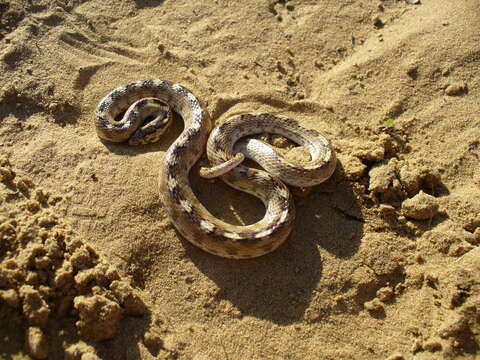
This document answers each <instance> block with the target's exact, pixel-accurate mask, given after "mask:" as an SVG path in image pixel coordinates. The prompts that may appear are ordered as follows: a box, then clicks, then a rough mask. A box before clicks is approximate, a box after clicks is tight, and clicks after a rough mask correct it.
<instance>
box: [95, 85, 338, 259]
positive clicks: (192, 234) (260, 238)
mask: <svg viewBox="0 0 480 360" xmlns="http://www.w3.org/2000/svg"><path fill="white" fill-rule="evenodd" d="M172 110H173V111H175V112H176V113H178V114H179V115H180V116H181V118H182V119H183V121H184V124H185V127H184V130H183V131H182V133H181V134H180V136H179V137H178V138H177V139H176V140H175V141H174V142H173V144H172V145H171V146H170V147H169V149H168V150H167V152H166V154H165V158H164V161H163V164H162V165H161V170H160V175H159V186H160V197H161V200H162V203H163V205H164V206H165V209H166V211H167V214H168V216H169V218H170V221H171V222H172V223H173V224H174V226H175V227H176V228H177V230H178V231H179V232H180V233H181V234H182V236H184V237H185V238H186V239H187V240H189V241H190V242H191V243H193V244H194V245H196V246H198V247H200V248H201V249H203V250H205V251H207V252H209V253H212V254H215V255H218V256H222V257H226V258H234V259H247V258H254V257H258V256H261V255H264V254H267V253H269V252H271V251H273V250H275V249H276V248H277V247H279V246H280V245H281V244H282V243H283V242H284V241H285V239H286V238H287V237H288V235H289V234H290V232H291V230H292V227H293V221H294V218H295V208H294V204H293V199H292V196H291V194H290V192H289V190H288V188H287V186H286V185H285V184H284V183H288V184H290V185H292V186H301V187H307V186H313V185H316V184H319V183H321V182H323V181H325V180H326V179H328V178H329V177H330V175H331V174H332V173H333V171H334V170H335V166H336V156H335V153H334V151H333V149H332V147H331V145H330V142H329V141H328V140H327V139H326V138H325V137H324V136H322V135H321V134H320V133H318V132H317V131H315V130H311V129H306V128H304V127H302V126H300V125H299V124H298V122H296V121H295V120H292V119H288V118H285V117H281V116H276V115H271V114H243V115H237V116H234V117H232V118H230V119H228V120H227V121H225V122H224V123H222V124H221V125H219V126H217V127H216V128H215V129H213V131H211V122H210V119H209V117H208V116H207V114H206V112H205V111H204V110H203V109H202V107H201V105H200V102H199V101H198V99H197V98H196V97H195V96H194V95H193V94H192V93H191V92H190V91H189V90H187V89H186V88H185V87H183V86H181V85H178V84H175V83H172V82H168V81H163V80H145V81H137V82H132V83H129V84H127V85H124V86H120V87H118V88H116V89H114V90H113V91H111V92H110V93H109V94H108V95H106V96H105V97H104V98H103V99H102V100H101V101H100V103H99V105H98V108H97V110H96V120H95V124H96V130H97V134H98V136H99V137H100V138H102V139H104V140H107V141H112V142H123V141H128V143H129V144H130V145H138V144H145V143H150V142H154V141H157V140H158V139H159V138H160V137H161V135H162V134H163V133H164V132H165V130H166V129H167V128H168V126H169V124H170V123H171V121H170V118H171V111H172ZM122 114H124V115H123V116H122V117H121V119H120V120H117V118H118V117H119V116H121V115H122ZM148 120H150V121H148ZM210 131H211V133H210ZM264 132H267V133H275V134H279V135H282V136H285V137H287V138H289V139H291V140H292V141H294V142H296V143H297V144H299V145H302V146H305V147H306V148H307V149H308V150H309V152H310V155H311V160H310V161H309V162H308V163H307V164H305V165H304V166H303V167H299V166H298V165H294V164H292V163H289V162H287V161H286V160H285V159H284V157H283V156H282V155H280V154H279V153H278V152H277V151H275V150H274V148H273V147H271V146H270V145H268V144H266V143H264V142H262V141H260V140H256V139H243V138H244V137H245V136H248V135H253V134H260V133H264ZM209 133H210V136H209ZM237 140H239V141H237ZM205 144H206V148H207V156H208V159H209V161H210V163H211V165H212V167H211V168H202V169H201V170H200V175H201V176H202V177H206V178H212V177H216V176H221V179H222V180H223V181H224V182H226V183H227V184H229V185H230V186H232V187H234V188H236V189H238V190H241V191H244V192H247V193H249V194H252V195H254V196H256V197H258V198H259V199H260V200H261V201H262V202H263V204H264V205H265V208H266V213H265V216H264V217H263V219H261V220H260V221H258V222H256V223H254V224H251V225H246V226H239V225H232V224H229V223H226V222H224V221H222V220H220V219H218V218H216V217H214V216H213V215H212V214H211V213H210V212H209V211H208V210H207V209H206V208H205V207H204V206H203V205H202V204H201V203H200V202H199V200H198V199H197V197H196V196H195V194H194V193H193V191H192V189H191V187H190V184H189V179H188V176H189V172H190V169H191V168H192V166H193V165H194V164H195V163H196V162H197V160H198V159H199V158H200V156H201V155H202V154H203V152H204V151H205ZM245 157H247V158H250V159H252V160H254V161H256V162H257V163H258V164H259V165H260V166H262V167H263V168H264V169H265V170H266V171H263V170H258V169H253V168H249V167H245V166H243V165H241V162H242V161H243V159H244V158H245Z"/></svg>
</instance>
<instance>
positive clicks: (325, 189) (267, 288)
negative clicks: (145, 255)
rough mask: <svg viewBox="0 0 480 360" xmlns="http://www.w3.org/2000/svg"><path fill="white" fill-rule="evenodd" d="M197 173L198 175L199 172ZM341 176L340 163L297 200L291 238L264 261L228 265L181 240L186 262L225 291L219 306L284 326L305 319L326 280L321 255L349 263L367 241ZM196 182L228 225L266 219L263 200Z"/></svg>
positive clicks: (220, 185) (228, 261) (201, 196)
mask: <svg viewBox="0 0 480 360" xmlns="http://www.w3.org/2000/svg"><path fill="white" fill-rule="evenodd" d="M192 173H193V174H195V173H197V172H196V171H195V168H194V170H193V171H192ZM342 174H343V167H342V165H341V164H340V163H339V164H338V165H337V169H336V171H335V174H334V176H332V178H331V179H330V180H328V181H327V182H326V183H325V184H322V185H319V186H318V187H316V189H314V191H313V192H312V193H311V194H310V195H308V196H307V197H303V198H300V197H298V196H294V199H295V205H296V211H297V216H296V221H295V226H294V229H293V231H292V234H291V235H290V237H289V238H288V240H287V241H286V242H285V244H283V245H282V246H281V247H280V248H279V249H278V250H276V251H274V252H273V253H270V254H267V255H265V256H262V257H259V258H255V259H249V260H231V259H223V258H220V257H216V256H213V255H210V254H207V253H205V252H203V251H202V250H200V249H198V248H196V247H195V246H193V245H191V244H190V243H189V242H188V241H187V240H185V239H183V238H182V237H181V236H180V235H179V237H180V238H181V239H182V242H183V245H184V247H185V251H186V255H187V257H189V258H190V259H191V260H192V261H193V262H194V263H195V265H196V266H197V268H198V269H199V270H200V271H201V272H202V273H203V274H205V275H206V276H207V277H209V278H210V279H211V280H212V281H213V282H215V283H216V284H217V285H218V287H219V288H220V291H219V294H218V299H217V300H226V301H229V302H231V303H232V305H234V306H235V307H236V308H237V309H238V310H239V311H240V312H241V314H242V315H243V316H253V317H257V318H261V319H265V320H269V321H273V322H275V323H277V324H279V325H288V324H291V323H294V322H296V321H299V320H301V319H303V317H304V313H305V310H306V309H307V308H308V306H309V304H310V301H311V298H312V296H313V294H314V292H315V290H316V288H317V286H318V285H319V284H320V282H321V279H322V275H323V265H322V257H321V253H322V252H323V251H327V252H329V253H330V254H332V255H333V256H335V257H339V258H348V257H350V256H352V255H353V254H354V253H355V252H356V251H357V249H358V247H359V244H360V239H361V238H362V235H363V217H362V213H361V210H360V206H359V203H358V201H357V196H356V195H355V193H354V191H353V189H352V187H351V186H350V184H349V183H348V182H346V181H342V180H341V179H342V178H343V176H342ZM191 182H192V188H193V189H194V191H195V193H196V194H197V196H198V197H199V199H200V201H201V202H202V203H203V204H204V205H205V206H206V207H207V208H208V209H209V211H211V212H212V214H213V215H215V216H218V217H220V218H222V219H223V220H225V221H228V222H230V223H236V224H242V223H247V224H248V223H253V222H255V221H257V220H259V219H260V218H262V217H263V213H264V209H263V205H262V204H261V203H260V201H258V199H256V198H254V197H251V196H249V195H246V194H244V193H240V192H238V193H235V194H234V195H231V194H232V193H233V190H232V189H231V188H230V187H228V186H227V185H225V184H223V183H222V182H221V181H220V180H218V181H211V182H205V181H201V180H199V179H197V178H196V177H194V176H192V179H191ZM213 194H214V195H213ZM232 204H233V205H232ZM177 234H178V233H177Z"/></svg>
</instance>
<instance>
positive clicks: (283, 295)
mask: <svg viewBox="0 0 480 360" xmlns="http://www.w3.org/2000/svg"><path fill="white" fill-rule="evenodd" d="M114 3H116V4H114ZM413 3H418V4H413ZM479 68H480V5H479V2H478V0H459V1H449V0H448V1H447V0H421V2H420V1H398V0H397V1H393V0H385V1H372V0H358V1H346V0H342V1H333V0H329V1H301V0H292V1H287V0H283V1H282V0H270V1H256V0H245V1H238V2H234V1H225V0H215V1H210V2H202V1H184V0H177V1H173V0H170V1H168V0H167V1H164V2H163V1H160V0H150V1H148V0H135V1H126V0H125V1H119V2H113V1H103V0H83V1H82V0H57V1H47V0H39V1H29V0H15V1H7V0H0V74H1V84H0V165H1V166H0V180H1V183H0V358H1V359H25V358H29V356H31V357H33V358H37V359H43V358H46V357H47V356H48V358H49V359H64V358H65V359H83V360H86V359H95V358H102V359H139V358H141V359H154V358H159V359H195V360H206V359H390V360H393V359H396V360H401V359H419V360H420V359H422V360H423V359H453V358H458V359H474V358H478V356H480V355H478V354H479V353H480V348H479V347H480V325H479V324H480V281H479V279H480V275H479V274H480V249H479V247H478V246H479V244H480V166H479V157H480V142H479V139H480V117H479V113H480V112H479V110H480V106H479V104H480V95H479V94H480V76H479V70H478V69H479ZM140 79H166V80H170V81H174V82H178V83H180V84H182V85H184V86H186V87H188V88H189V89H191V90H192V91H193V92H194V93H195V94H196V95H197V96H198V97H199V98H200V99H201V100H202V101H203V102H204V104H205V106H206V109H207V110H208V111H209V113H210V115H211V117H212V118H213V120H214V121H215V122H217V123H219V122H221V121H223V120H225V119H226V118H227V117H228V116H229V115H232V114H237V113H242V112H253V111H268V112H273V113H277V114H282V115H286V116H289V117H293V118H295V119H297V120H299V121H301V122H302V123H303V124H304V125H305V126H306V127H311V128H315V129H317V130H319V131H321V132H322V133H324V134H325V135H326V136H328V137H329V138H330V139H331V140H332V143H333V144H334V147H335V150H336V152H337V154H338V158H339V164H338V167H337V170H336V172H335V174H334V175H333V176H332V178H331V179H330V180H329V181H328V182H326V183H324V184H322V185H320V186H318V187H316V188H314V189H312V190H311V191H309V192H300V191H294V194H295V204H296V208H297V213H298V216H297V220H296V224H295V228H294V231H293V233H292V235H291V236H290V238H289V240H288V241H287V243H286V244H285V245H284V246H282V247H281V248H280V249H279V250H277V251H275V252H274V253H272V254H270V255H267V256H265V257H261V258H258V259H255V260H249V261H234V260H227V259H222V258H217V257H214V256H211V255H209V254H206V253H204V252H202V251H201V250H199V249H197V248H195V247H193V246H192V245H190V244H189V243H188V242H187V241H185V240H183V239H181V238H179V235H178V234H177V233H176V232H175V230H174V229H173V227H172V225H171V224H170V223H169V221H168V219H167V218H166V213H165V211H164V209H163V207H162V204H161V203H160V201H159V197H158V188H157V176H158V174H157V173H158V167H159V166H158V165H159V164H160V162H161V161H162V159H163V155H164V152H165V150H166V149H167V148H168V146H169V144H170V143H171V142H172V141H173V139H174V138H175V137H176V136H178V134H179V132H180V131H181V121H177V123H176V125H175V126H174V129H172V131H170V132H169V133H168V134H167V136H166V139H165V141H162V142H161V143H158V144H153V145H149V146H143V147H138V148H131V147H128V146H126V145H123V144H119V145H109V144H104V143H102V142H100V141H99V139H98V137H97V136H96V133H95V129H94V125H93V119H94V117H93V114H94V111H95V107H96V105H97V104H98V102H99V100H100V99H101V98H102V97H103V96H104V95H105V94H106V93H107V92H109V91H110V90H112V89H113V88H114V87H116V86H119V85H122V84H125V83H127V82H129V81H134V80H140ZM177 120H178V119H177ZM382 124H384V125H387V126H384V127H382ZM202 161H204V160H202ZM192 185H193V188H194V189H195V192H196V193H197V195H198V197H199V198H200V200H201V201H202V202H203V203H204V204H205V205H206V206H207V207H208V209H210V210H211V212H212V213H213V214H215V215H217V216H219V217H221V218H223V219H225V220H227V221H230V222H232V223H235V224H242V223H251V222H254V221H256V220H258V219H260V218H261V217H262V214H263V209H262V206H261V204H260V203H259V201H258V200H256V199H254V198H251V197H250V196H246V195H244V194H242V193H239V192H236V191H234V190H232V189H230V188H228V187H227V186H226V185H224V184H223V183H221V181H214V182H208V181H203V180H200V179H199V177H198V175H196V172H195V171H194V173H193V174H192Z"/></svg>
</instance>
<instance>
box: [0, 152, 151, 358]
mask: <svg viewBox="0 0 480 360" xmlns="http://www.w3.org/2000/svg"><path fill="white" fill-rule="evenodd" d="M0 165H1V168H0V169H2V172H1V173H2V174H3V178H2V183H1V192H0V196H1V198H2V203H1V204H0V206H1V210H2V211H1V213H2V215H1V217H0V239H1V241H0V244H1V245H0V259H1V262H0V305H1V306H0V309H1V311H0V320H1V321H9V319H10V320H11V319H18V320H16V321H20V322H22V319H24V321H25V323H26V324H27V329H26V331H25V339H26V348H27V349H28V353H29V354H30V355H31V356H32V357H33V358H35V359H45V358H47V357H48V356H49V350H48V349H49V336H48V335H47V334H48V333H49V332H48V329H49V328H51V327H52V324H54V323H56V322H58V321H59V320H60V319H62V318H65V317H69V318H71V319H72V320H73V319H75V318H76V319H78V320H77V321H75V326H76V328H77V330H78V333H79V335H80V338H84V339H88V340H94V341H103V340H107V339H112V338H113V337H115V336H116V335H117V334H118V332H119V329H120V327H121V324H122V320H123V318H124V316H125V315H145V314H146V313H148V309H147V307H146V305H145V304H144V302H143V300H142V299H141V295H140V293H139V292H138V290H135V289H134V288H133V287H132V286H131V285H130V282H129V281H128V280H126V279H122V278H121V276H120V275H119V273H118V271H117V270H116V269H115V268H114V267H113V266H111V265H108V264H107V263H106V262H105V261H104V260H102V258H101V256H100V255H98V253H97V252H96V251H95V250H94V249H93V248H92V247H91V246H90V245H87V244H85V243H84V242H83V241H81V240H80V239H79V238H78V236H77V235H76V234H75V233H74V232H73V231H72V230H71V228H70V227H69V226H68V224H67V223H65V222H64V221H63V220H62V219H61V217H60V216H58V215H57V214H56V205H57V204H58V203H60V202H62V201H63V199H62V198H61V197H56V196H52V195H50V194H48V193H46V192H44V191H43V190H41V189H40V188H37V187H36V186H35V185H34V183H33V181H32V180H30V179H29V178H26V177H22V176H18V175H17V174H16V172H15V171H14V170H13V169H12V166H11V164H10V162H9V160H8V159H7V158H6V157H5V156H2V157H1V158H0ZM56 352H58V350H56ZM56 352H55V353H56ZM82 359H83V357H82Z"/></svg>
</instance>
